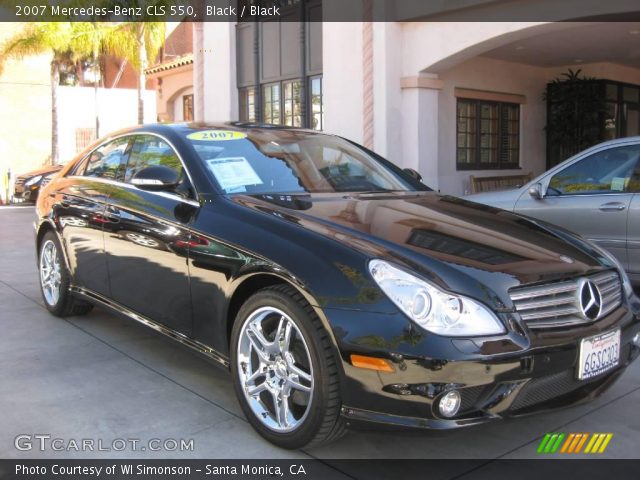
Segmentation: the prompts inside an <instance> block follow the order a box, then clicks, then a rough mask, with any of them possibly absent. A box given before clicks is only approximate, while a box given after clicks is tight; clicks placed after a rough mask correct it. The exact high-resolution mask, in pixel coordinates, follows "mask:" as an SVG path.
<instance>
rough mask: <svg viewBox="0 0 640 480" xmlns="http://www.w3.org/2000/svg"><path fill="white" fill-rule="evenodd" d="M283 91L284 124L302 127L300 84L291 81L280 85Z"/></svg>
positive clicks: (298, 81)
mask: <svg viewBox="0 0 640 480" xmlns="http://www.w3.org/2000/svg"><path fill="white" fill-rule="evenodd" d="M282 86H283V91H284V108H283V109H282V111H283V112H284V124H285V125H287V126H290V127H302V82H301V81H300V80H291V81H287V82H283V83H282Z"/></svg>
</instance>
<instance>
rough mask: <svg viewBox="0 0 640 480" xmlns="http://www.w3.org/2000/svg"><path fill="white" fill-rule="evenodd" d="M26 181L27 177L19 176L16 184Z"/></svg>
mask: <svg viewBox="0 0 640 480" xmlns="http://www.w3.org/2000/svg"><path fill="white" fill-rule="evenodd" d="M24 181H25V178H23V177H18V178H16V182H15V185H22V184H23V183H24Z"/></svg>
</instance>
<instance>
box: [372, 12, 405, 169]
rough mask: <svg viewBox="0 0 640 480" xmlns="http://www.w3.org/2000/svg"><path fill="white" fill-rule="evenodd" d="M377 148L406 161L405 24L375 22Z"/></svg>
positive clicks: (392, 157)
mask: <svg viewBox="0 0 640 480" xmlns="http://www.w3.org/2000/svg"><path fill="white" fill-rule="evenodd" d="M373 37H374V38H373V43H374V55H373V58H374V63H373V66H374V78H373V90H374V95H373V98H374V118H375V129H374V132H373V133H374V139H373V149H374V150H375V151H376V153H379V154H380V155H382V156H383V157H385V158H387V159H389V160H390V161H392V162H394V163H396V164H400V163H401V162H402V137H401V136H402V117H403V111H402V90H401V89H400V78H401V71H402V55H401V54H400V53H401V52H402V25H401V24H399V23H397V22H375V23H374V31H373Z"/></svg>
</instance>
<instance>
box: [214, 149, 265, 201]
mask: <svg viewBox="0 0 640 480" xmlns="http://www.w3.org/2000/svg"><path fill="white" fill-rule="evenodd" d="M207 166H208V167H209V170H211V172H212V173H213V175H214V176H215V177H216V180H217V181H218V183H219V184H220V186H221V187H222V188H223V189H224V190H225V191H226V192H227V193H230V192H232V191H241V187H244V186H246V185H260V184H262V183H263V182H262V179H261V178H260V177H259V176H258V174H257V173H256V171H255V170H254V169H253V167H252V166H251V164H250V163H249V162H248V161H247V159H246V158H244V157H226V158H211V159H209V160H207Z"/></svg>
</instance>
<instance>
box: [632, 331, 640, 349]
mask: <svg viewBox="0 0 640 480" xmlns="http://www.w3.org/2000/svg"><path fill="white" fill-rule="evenodd" d="M632 341H633V343H634V345H635V346H636V347H640V333H636V335H635V336H634V337H633V340H632Z"/></svg>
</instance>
